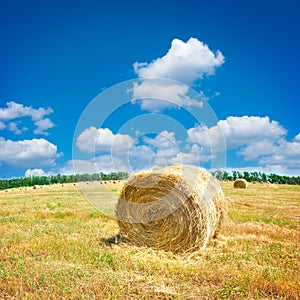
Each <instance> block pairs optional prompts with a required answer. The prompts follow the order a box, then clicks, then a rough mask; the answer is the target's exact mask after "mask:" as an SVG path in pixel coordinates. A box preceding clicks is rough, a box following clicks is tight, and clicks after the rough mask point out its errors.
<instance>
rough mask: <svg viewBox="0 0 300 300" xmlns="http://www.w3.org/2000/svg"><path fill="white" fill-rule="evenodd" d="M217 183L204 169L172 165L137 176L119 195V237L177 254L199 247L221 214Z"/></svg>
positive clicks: (222, 203)
mask: <svg viewBox="0 0 300 300" xmlns="http://www.w3.org/2000/svg"><path fill="white" fill-rule="evenodd" d="M225 207H226V205H225V200H224V195H223V192H222V189H221V187H220V185H219V182H218V181H217V180H216V179H215V178H213V176H212V175H211V174H210V173H208V172H206V171H205V170H202V169H199V168H195V167H189V166H182V165H180V164H175V165H173V166H168V167H163V168H159V167H156V168H154V169H153V170H152V171H149V172H143V173H137V174H134V175H133V176H131V177H130V178H129V180H128V181H127V183H126V184H125V185H124V187H123V190H122V192H121V194H120V197H119V200H118V204H117V210H116V216H117V219H118V223H119V227H120V234H121V235H122V236H123V237H124V238H125V239H127V240H129V241H131V242H132V243H134V244H137V245H141V246H149V247H153V248H158V249H164V250H167V251H174V252H181V251H191V250H195V249H204V248H205V247H206V245H207V244H208V242H209V241H210V239H211V238H213V237H214V236H215V234H216V232H217V229H218V227H219V226H220V223H221V221H222V219H223V216H224V213H225Z"/></svg>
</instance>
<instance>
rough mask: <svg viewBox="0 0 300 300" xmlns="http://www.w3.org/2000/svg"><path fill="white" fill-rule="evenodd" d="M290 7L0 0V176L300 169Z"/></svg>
mask: <svg viewBox="0 0 300 300" xmlns="http://www.w3.org/2000/svg"><path fill="white" fill-rule="evenodd" d="M299 8H300V4H299V1H296V0H294V1H293V0H287V1H237V0H236V1H233V0H230V1H219V0H217V1H213V2H212V1H184V2H182V3H176V2H174V1H151V2H149V3H143V2H141V1H138V2H137V1H127V2H126V1H125V2H121V1H112V2H110V3H105V4H102V3H101V1H89V0H87V1H67V0H63V1H55V0H54V1H48V0H45V1H30V0H28V1H20V0H3V1H1V2H0V41H1V47H0V177H1V178H9V177H12V176H24V175H32V174H39V175H42V174H51V173H55V174H56V173H58V172H60V173H70V172H72V171H73V164H74V162H75V171H79V172H84V171H114V170H127V171H129V172H131V171H136V170H139V169H145V168H149V167H152V166H153V165H156V164H162V165H164V164H171V163H174V162H183V163H186V164H193V165H199V166H201V167H205V168H208V169H209V168H211V167H222V168H228V169H232V168H233V169H241V170H248V169H249V170H261V171H265V172H277V173H282V174H289V175H300V134H299V132H300V128H299V105H298V103H299V92H300V84H299V75H298V70H299V67H300V65H299V64H300V63H299V59H298V53H300V43H299V40H300V39H299V38H300V31H299V28H300V19H299V17H298V12H299ZM148 77H156V78H157V77H164V78H168V79H169V80H175V81H168V80H164V79H155V80H154V79H148ZM154 98H155V99H154ZM158 98H159V99H158ZM161 98H164V99H166V98H167V99H168V101H167V102H166V101H161V100H162V99H161ZM134 100H137V101H134ZM158 100H160V101H158ZM172 100H173V101H175V103H171V102H170V101H172ZM105 113H107V115H105ZM198 123H199V124H198ZM225 154H226V161H225Z"/></svg>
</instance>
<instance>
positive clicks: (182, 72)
mask: <svg viewBox="0 0 300 300" xmlns="http://www.w3.org/2000/svg"><path fill="white" fill-rule="evenodd" d="M223 63H224V56H223V54H222V53H221V52H220V51H219V50H218V51H217V52H216V53H214V52H213V51H211V50H210V49H209V47H208V46H207V45H206V44H204V43H203V42H201V41H199V40H198V39H195V38H190V39H189V40H188V41H187V42H183V41H181V40H179V39H174V40H173V41H172V43H171V48H170V49H169V50H168V52H167V53H166V54H165V55H164V56H163V57H159V58H157V59H155V60H153V61H152V62H151V63H146V62H142V63H140V62H135V63H134V65H133V67H134V71H135V73H136V74H137V75H138V77H139V78H141V79H142V82H141V83H140V84H134V86H133V89H132V91H133V95H132V100H133V101H135V100H139V103H140V104H141V108H142V109H143V110H148V111H151V112H159V111H161V110H163V109H165V108H170V107H173V106H175V107H176V106H177V107H178V106H179V107H182V106H198V107H201V106H203V102H202V101H201V99H202V100H204V99H205V100H207V97H205V96H204V93H203V92H200V93H199V95H200V96H201V97H200V98H201V99H200V100H199V99H191V98H190V97H189V96H188V90H189V87H188V85H192V84H194V83H195V82H197V81H198V80H200V79H202V78H203V76H204V75H213V74H214V73H215V69H216V68H217V67H219V66H221V65H222V64H223ZM159 78H160V79H159ZM163 78H165V79H168V80H172V81H173V82H171V81H170V82H166V80H163ZM162 100H168V101H162Z"/></svg>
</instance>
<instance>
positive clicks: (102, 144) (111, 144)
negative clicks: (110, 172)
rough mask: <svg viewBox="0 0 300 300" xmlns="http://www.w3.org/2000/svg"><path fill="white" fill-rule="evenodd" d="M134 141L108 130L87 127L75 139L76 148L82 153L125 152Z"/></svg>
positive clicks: (124, 135)
mask: <svg viewBox="0 0 300 300" xmlns="http://www.w3.org/2000/svg"><path fill="white" fill-rule="evenodd" d="M134 142H135V140H134V138H132V137H131V136H129V135H126V134H120V133H117V134H114V133H113V132H112V131H111V130H110V129H109V128H96V127H89V128H87V129H85V130H84V131H83V132H82V133H81V134H80V135H79V136H78V138H77V140H76V145H77V147H78V148H79V149H80V150H81V151H84V152H89V153H93V152H104V153H110V152H113V153H114V152H126V151H128V150H129V149H130V148H131V147H132V145H133V144H134Z"/></svg>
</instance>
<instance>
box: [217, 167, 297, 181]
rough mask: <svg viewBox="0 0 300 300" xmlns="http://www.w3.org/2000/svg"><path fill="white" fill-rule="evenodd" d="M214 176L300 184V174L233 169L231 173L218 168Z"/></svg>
mask: <svg viewBox="0 0 300 300" xmlns="http://www.w3.org/2000/svg"><path fill="white" fill-rule="evenodd" d="M212 174H213V175H214V177H216V178H217V179H219V180H230V181H234V180H236V179H240V178H242V179H245V180H247V181H248V182H253V181H256V182H270V183H279V184H300V176H297V177H295V176H292V177H291V176H286V175H278V174H274V173H271V174H266V173H261V172H246V171H245V172H242V173H241V172H239V171H232V172H231V173H229V172H227V171H223V170H217V171H214V172H212Z"/></svg>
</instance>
